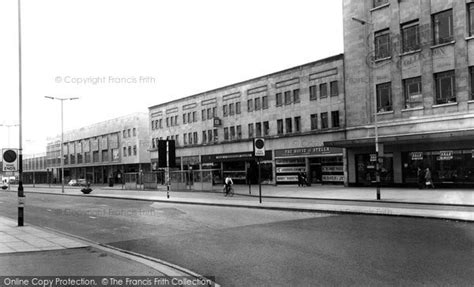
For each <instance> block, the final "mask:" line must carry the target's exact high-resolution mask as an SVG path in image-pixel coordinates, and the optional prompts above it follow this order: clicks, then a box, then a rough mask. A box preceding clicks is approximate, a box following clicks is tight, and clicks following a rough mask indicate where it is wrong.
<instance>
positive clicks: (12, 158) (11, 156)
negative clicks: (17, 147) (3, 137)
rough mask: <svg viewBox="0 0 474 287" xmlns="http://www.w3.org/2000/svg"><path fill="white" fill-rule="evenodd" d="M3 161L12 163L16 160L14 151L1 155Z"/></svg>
mask: <svg viewBox="0 0 474 287" xmlns="http://www.w3.org/2000/svg"><path fill="white" fill-rule="evenodd" d="M3 160H4V161H6V162H8V163H12V162H14V161H15V160H16V152H15V151H14V150H11V149H9V150H7V151H5V152H4V153H3Z"/></svg>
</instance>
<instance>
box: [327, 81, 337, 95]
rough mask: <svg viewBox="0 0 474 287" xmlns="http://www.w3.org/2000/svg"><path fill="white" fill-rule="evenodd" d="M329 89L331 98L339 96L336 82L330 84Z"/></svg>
mask: <svg viewBox="0 0 474 287" xmlns="http://www.w3.org/2000/svg"><path fill="white" fill-rule="evenodd" d="M329 89H330V90H331V92H330V93H331V97H337V96H339V88H338V85H337V81H332V82H331V83H330V86H329Z"/></svg>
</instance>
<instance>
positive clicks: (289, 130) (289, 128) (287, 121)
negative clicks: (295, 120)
mask: <svg viewBox="0 0 474 287" xmlns="http://www.w3.org/2000/svg"><path fill="white" fill-rule="evenodd" d="M285 127H286V133H287V134H291V133H292V132H293V126H292V124H291V118H287V119H285Z"/></svg>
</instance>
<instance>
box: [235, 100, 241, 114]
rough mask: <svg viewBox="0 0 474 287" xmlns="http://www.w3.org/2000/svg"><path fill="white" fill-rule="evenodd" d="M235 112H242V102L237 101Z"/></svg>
mask: <svg viewBox="0 0 474 287" xmlns="http://www.w3.org/2000/svg"><path fill="white" fill-rule="evenodd" d="M235 113H236V114H237V115H240V113H241V109H240V102H237V103H235Z"/></svg>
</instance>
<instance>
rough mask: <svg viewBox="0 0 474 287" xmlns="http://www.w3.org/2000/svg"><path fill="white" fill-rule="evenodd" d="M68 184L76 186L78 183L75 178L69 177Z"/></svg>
mask: <svg viewBox="0 0 474 287" xmlns="http://www.w3.org/2000/svg"><path fill="white" fill-rule="evenodd" d="M68 185H69V186H78V185H79V183H78V182H77V180H75V179H71V180H70V181H69V182H68Z"/></svg>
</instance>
